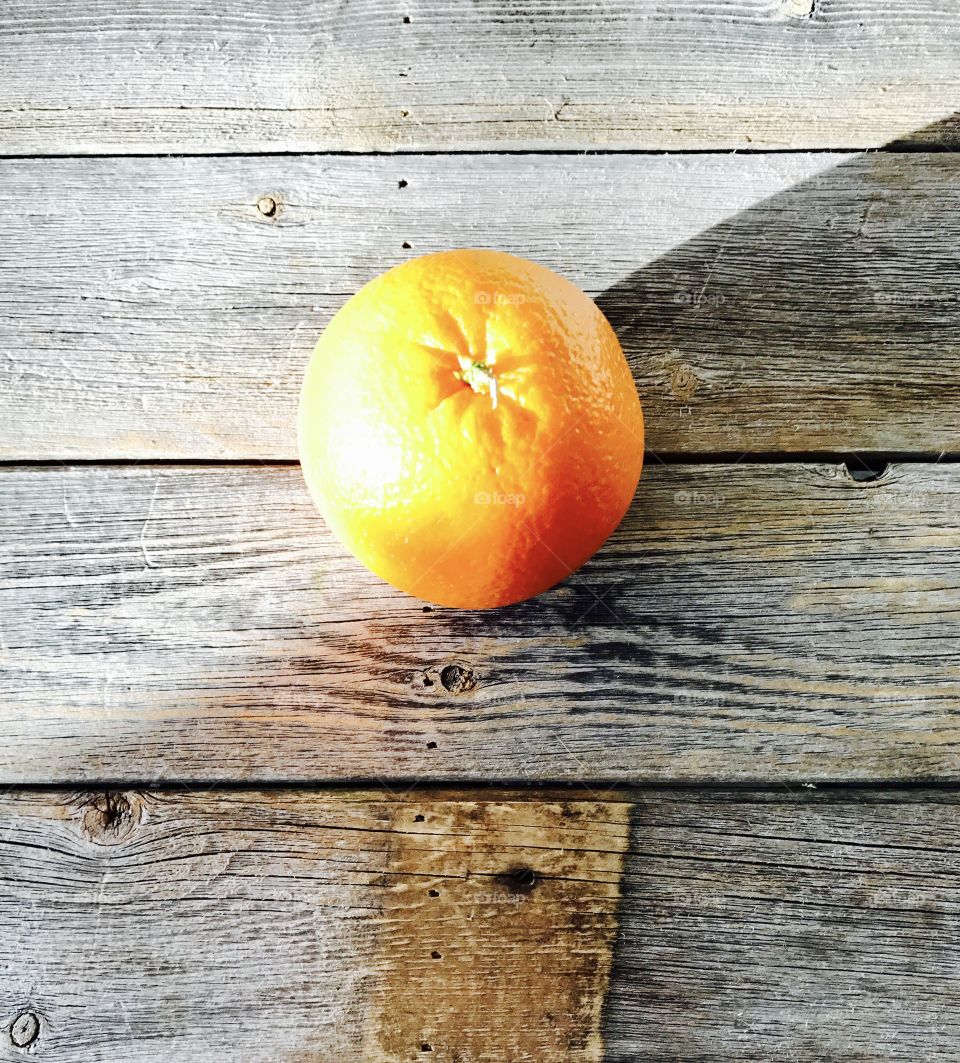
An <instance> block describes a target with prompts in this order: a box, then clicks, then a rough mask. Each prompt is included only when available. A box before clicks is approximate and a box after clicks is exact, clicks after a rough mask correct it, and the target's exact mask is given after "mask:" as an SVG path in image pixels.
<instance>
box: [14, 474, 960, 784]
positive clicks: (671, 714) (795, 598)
mask: <svg viewBox="0 0 960 1063" xmlns="http://www.w3.org/2000/svg"><path fill="white" fill-rule="evenodd" d="M958 517H960V466H958V465H939V466H938V465H926V464H918V465H909V464H902V465H897V466H894V467H892V468H891V469H890V470H889V471H888V472H887V474H886V475H885V476H883V477H882V478H881V479H880V480H879V481H876V482H872V483H861V482H855V481H853V480H851V479H850V478H849V476H848V475H847V474H846V472H845V470H844V469H843V468H842V467H840V468H837V467H834V466H826V465H822V466H809V465H808V466H801V465H782V466H775V465H754V466H747V465H743V464H740V465H733V466H730V465H713V466H674V467H669V468H668V467H662V466H657V465H656V464H654V465H653V467H651V468H650V469H649V470H648V471H647V472H645V474H644V478H643V480H642V481H641V486H640V491H639V494H638V497H637V500H636V501H635V504H634V506H633V509H632V511H631V513H630V514H629V515H628V517H627V519H626V521H625V523H624V525H623V526H622V528H621V529H620V530H619V532H618V533H617V534H616V535H615V536H614V538H613V539H612V540H611V542H610V543H609V544H608V545H607V546H606V548H605V549H604V550H603V551H601V553H600V554H599V555H598V557H597V558H595V559H594V560H593V562H591V563H590V565H589V566H587V567H586V568H585V569H584V570H583V571H582V572H581V573H580V574H578V575H576V576H575V577H573V578H571V579H570V580H568V581H567V582H566V583H565V584H564V585H562V586H560V587H558V588H556V589H555V590H553V591H552V592H549V593H547V594H545V595H543V596H541V597H540V598H538V599H536V600H535V601H532V602H528V603H524V604H521V605H518V606H515V607H511V608H508V609H504V610H497V611H492V612H487V613H465V612H460V611H456V610H446V609H429V608H427V607H423V606H422V603H420V602H419V601H417V600H415V599H412V598H409V597H406V596H404V595H402V594H400V593H399V592H394V591H393V590H392V589H390V588H389V587H387V586H386V585H384V584H382V583H381V582H380V581H379V580H377V579H376V578H375V577H374V576H372V575H370V574H369V573H367V572H366V570H364V569H362V568H360V566H359V565H358V564H356V563H355V562H354V561H353V560H352V559H351V558H349V557H348V556H345V554H344V553H343V551H342V549H341V548H340V547H339V546H338V545H337V544H336V543H335V542H334V541H333V540H332V538H331V537H330V536H329V535H328V534H327V533H326V531H325V530H324V527H323V524H322V521H321V520H320V519H319V518H318V517H316V516H315V514H314V513H313V511H312V508H311V505H310V502H309V500H308V498H307V495H306V491H305V489H304V487H303V486H302V483H301V478H300V472H299V469H296V468H291V467H272V468H271V467H260V466H257V467H233V468H226V469H223V468H216V467H199V468H197V467H169V466H168V467H156V468H142V467H140V468H138V467H119V468H102V467H96V466H94V467H86V468H73V469H58V468H55V467H50V468H27V469H17V468H8V469H6V470H5V471H4V472H3V473H2V474H0V550H2V555H0V558H2V562H3V571H4V579H3V582H2V585H0V618H2V639H3V641H2V643H0V645H2V654H3V664H4V667H3V670H2V672H0V731H2V733H3V735H4V741H3V743H2V745H0V781H7V782H40V781H67V782H72V781H76V780H95V779H104V778H106V779H124V780H156V779H179V780H186V779H227V780H229V779H245V780H246V779H280V780H295V779H297V780H299V779H317V778H327V779H331V778H351V779H370V778H374V777H381V778H390V779H394V778H403V779H408V780H409V779H417V778H428V779H429V778H435V779H449V780H460V779H481V780H485V781H493V780H502V781H506V780H517V779H521V778H528V779H554V780H560V779H563V780H573V781H575V780H578V779H579V780H588V781H589V780H599V779H610V780H625V781H630V780H648V779H660V778H677V779H696V780H702V779H741V780H742V779H770V778H777V779H844V778H855V779H881V778H890V779H926V778H943V779H957V778H960V713H958V709H960V670H958V666H957V659H956V650H957V645H958V641H957V640H958V635H960V610H958V602H960V566H958V564H957V562H958V560H960V519H958Z"/></svg>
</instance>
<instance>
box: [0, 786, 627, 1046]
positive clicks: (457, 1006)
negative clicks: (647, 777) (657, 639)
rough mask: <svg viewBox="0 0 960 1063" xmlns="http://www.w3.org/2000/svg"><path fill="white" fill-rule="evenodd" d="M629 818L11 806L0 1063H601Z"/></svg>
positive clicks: (5, 812) (428, 809)
mask: <svg viewBox="0 0 960 1063" xmlns="http://www.w3.org/2000/svg"><path fill="white" fill-rule="evenodd" d="M627 811H628V808H627V806H626V805H617V804H612V805H608V804H604V803H598V802H596V801H592V800H589V799H586V800H579V801H578V800H565V801H562V802H561V801H558V800H553V801H548V800H543V801H529V800H523V799H522V798H520V797H516V796H515V797H513V798H509V797H504V796H500V797H497V796H494V797H493V798H490V797H487V796H485V795H483V794H476V795H474V797H473V799H472V800H453V799H444V798H443V797H442V796H433V795H425V796H423V797H421V796H411V797H410V798H409V799H408V800H406V801H402V800H399V799H397V798H396V797H394V796H392V795H390V794H388V793H387V792H385V791H381V792H379V793H376V792H375V793H369V794H339V795H337V794H329V793H328V794H323V793H305V794H304V793H301V794H292V793H287V792H281V793H280V794H273V795H270V794H237V793H232V794H231V793H206V794H195V795H184V794H167V795H161V794H133V793H128V794H113V795H110V796H109V797H108V796H106V795H72V794H49V793H42V794H24V793H15V794H10V795H7V796H6V797H4V798H3V799H2V800H0V854H2V861H3V885H2V890H0V931H2V937H0V940H2V942H3V944H2V946H0V949H2V956H3V967H2V968H0V969H2V970H3V978H2V979H0V1008H2V1012H0V1060H4V1061H13V1060H22V1059H23V1058H24V1053H23V1052H22V1051H20V1050H18V1049H17V1048H15V1047H14V1045H13V1044H12V1043H11V1037H10V1033H9V1032H8V1031H10V1030H11V1027H12V1024H13V1023H14V1022H15V1021H16V1020H17V1019H18V1018H19V1019H20V1022H21V1027H20V1029H22V1028H23V1027H24V1026H25V1025H26V1024H27V1023H29V1022H30V1019H29V1018H28V1017H32V1018H33V1020H34V1023H35V1024H36V1025H35V1029H36V1034H37V1035H36V1038H35V1040H34V1041H33V1043H32V1045H30V1046H28V1047H29V1050H30V1052H31V1058H33V1054H35V1056H36V1058H39V1059H43V1060H46V1061H48V1063H68V1061H69V1063H98V1061H104V1063H106V1061H114V1060H124V1061H125V1063H148V1061H174V1060H177V1061H182V1060H191V1061H209V1063H213V1061H218V1063H219V1061H221V1060H243V1061H245V1063H261V1061H262V1063H307V1061H308V1060H309V1061H325V1063H326V1061H329V1060H334V1059H344V1060H346V1059H349V1060H358V1061H360V1060H362V1061H369V1063H408V1061H410V1060H438V1061H443V1063H456V1061H460V1063H462V1061H464V1060H477V1061H491V1063H492V1061H493V1060H504V1059H510V1060H516V1061H518V1063H519V1061H531V1063H532V1061H534V1060H536V1061H538V1063H568V1061H569V1063H596V1061H599V1060H600V1058H601V1051H602V1046H601V1042H600V1006H601V1004H602V1001H603V999H604V995H605V989H606V985H607V979H608V973H609V967H610V959H611V948H612V943H613V936H614V931H615V927H616V910H617V899H618V897H619V881H620V870H621V865H622V860H623V850H624V849H625V848H626V845H627V835H628V827H627ZM27 1032H29V1030H28V1031H27ZM22 1040H23V1037H21V1041H22Z"/></svg>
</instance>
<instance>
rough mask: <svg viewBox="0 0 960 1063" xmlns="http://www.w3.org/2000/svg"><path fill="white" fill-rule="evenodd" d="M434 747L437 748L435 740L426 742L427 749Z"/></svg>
mask: <svg viewBox="0 0 960 1063" xmlns="http://www.w3.org/2000/svg"><path fill="white" fill-rule="evenodd" d="M436 748H437V743H436V742H428V743H427V749H436Z"/></svg>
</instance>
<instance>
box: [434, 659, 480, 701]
mask: <svg viewBox="0 0 960 1063" xmlns="http://www.w3.org/2000/svg"><path fill="white" fill-rule="evenodd" d="M440 682H441V684H442V685H443V689H444V690H449V691H450V693H451V694H463V693H465V692H466V691H468V690H473V688H474V687H475V686H476V685H477V677H476V675H475V674H474V672H473V670H472V669H470V668H464V667H463V666H462V665H459V664H448V665H447V666H446V667H445V668H441V669H440Z"/></svg>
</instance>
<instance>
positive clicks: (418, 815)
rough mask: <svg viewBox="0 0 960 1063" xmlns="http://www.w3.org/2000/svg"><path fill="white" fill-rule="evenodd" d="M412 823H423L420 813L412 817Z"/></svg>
mask: <svg viewBox="0 0 960 1063" xmlns="http://www.w3.org/2000/svg"><path fill="white" fill-rule="evenodd" d="M413 822H414V823H422V822H423V816H421V815H420V813H419V812H418V813H417V814H416V815H415V816H414V817H413Z"/></svg>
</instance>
